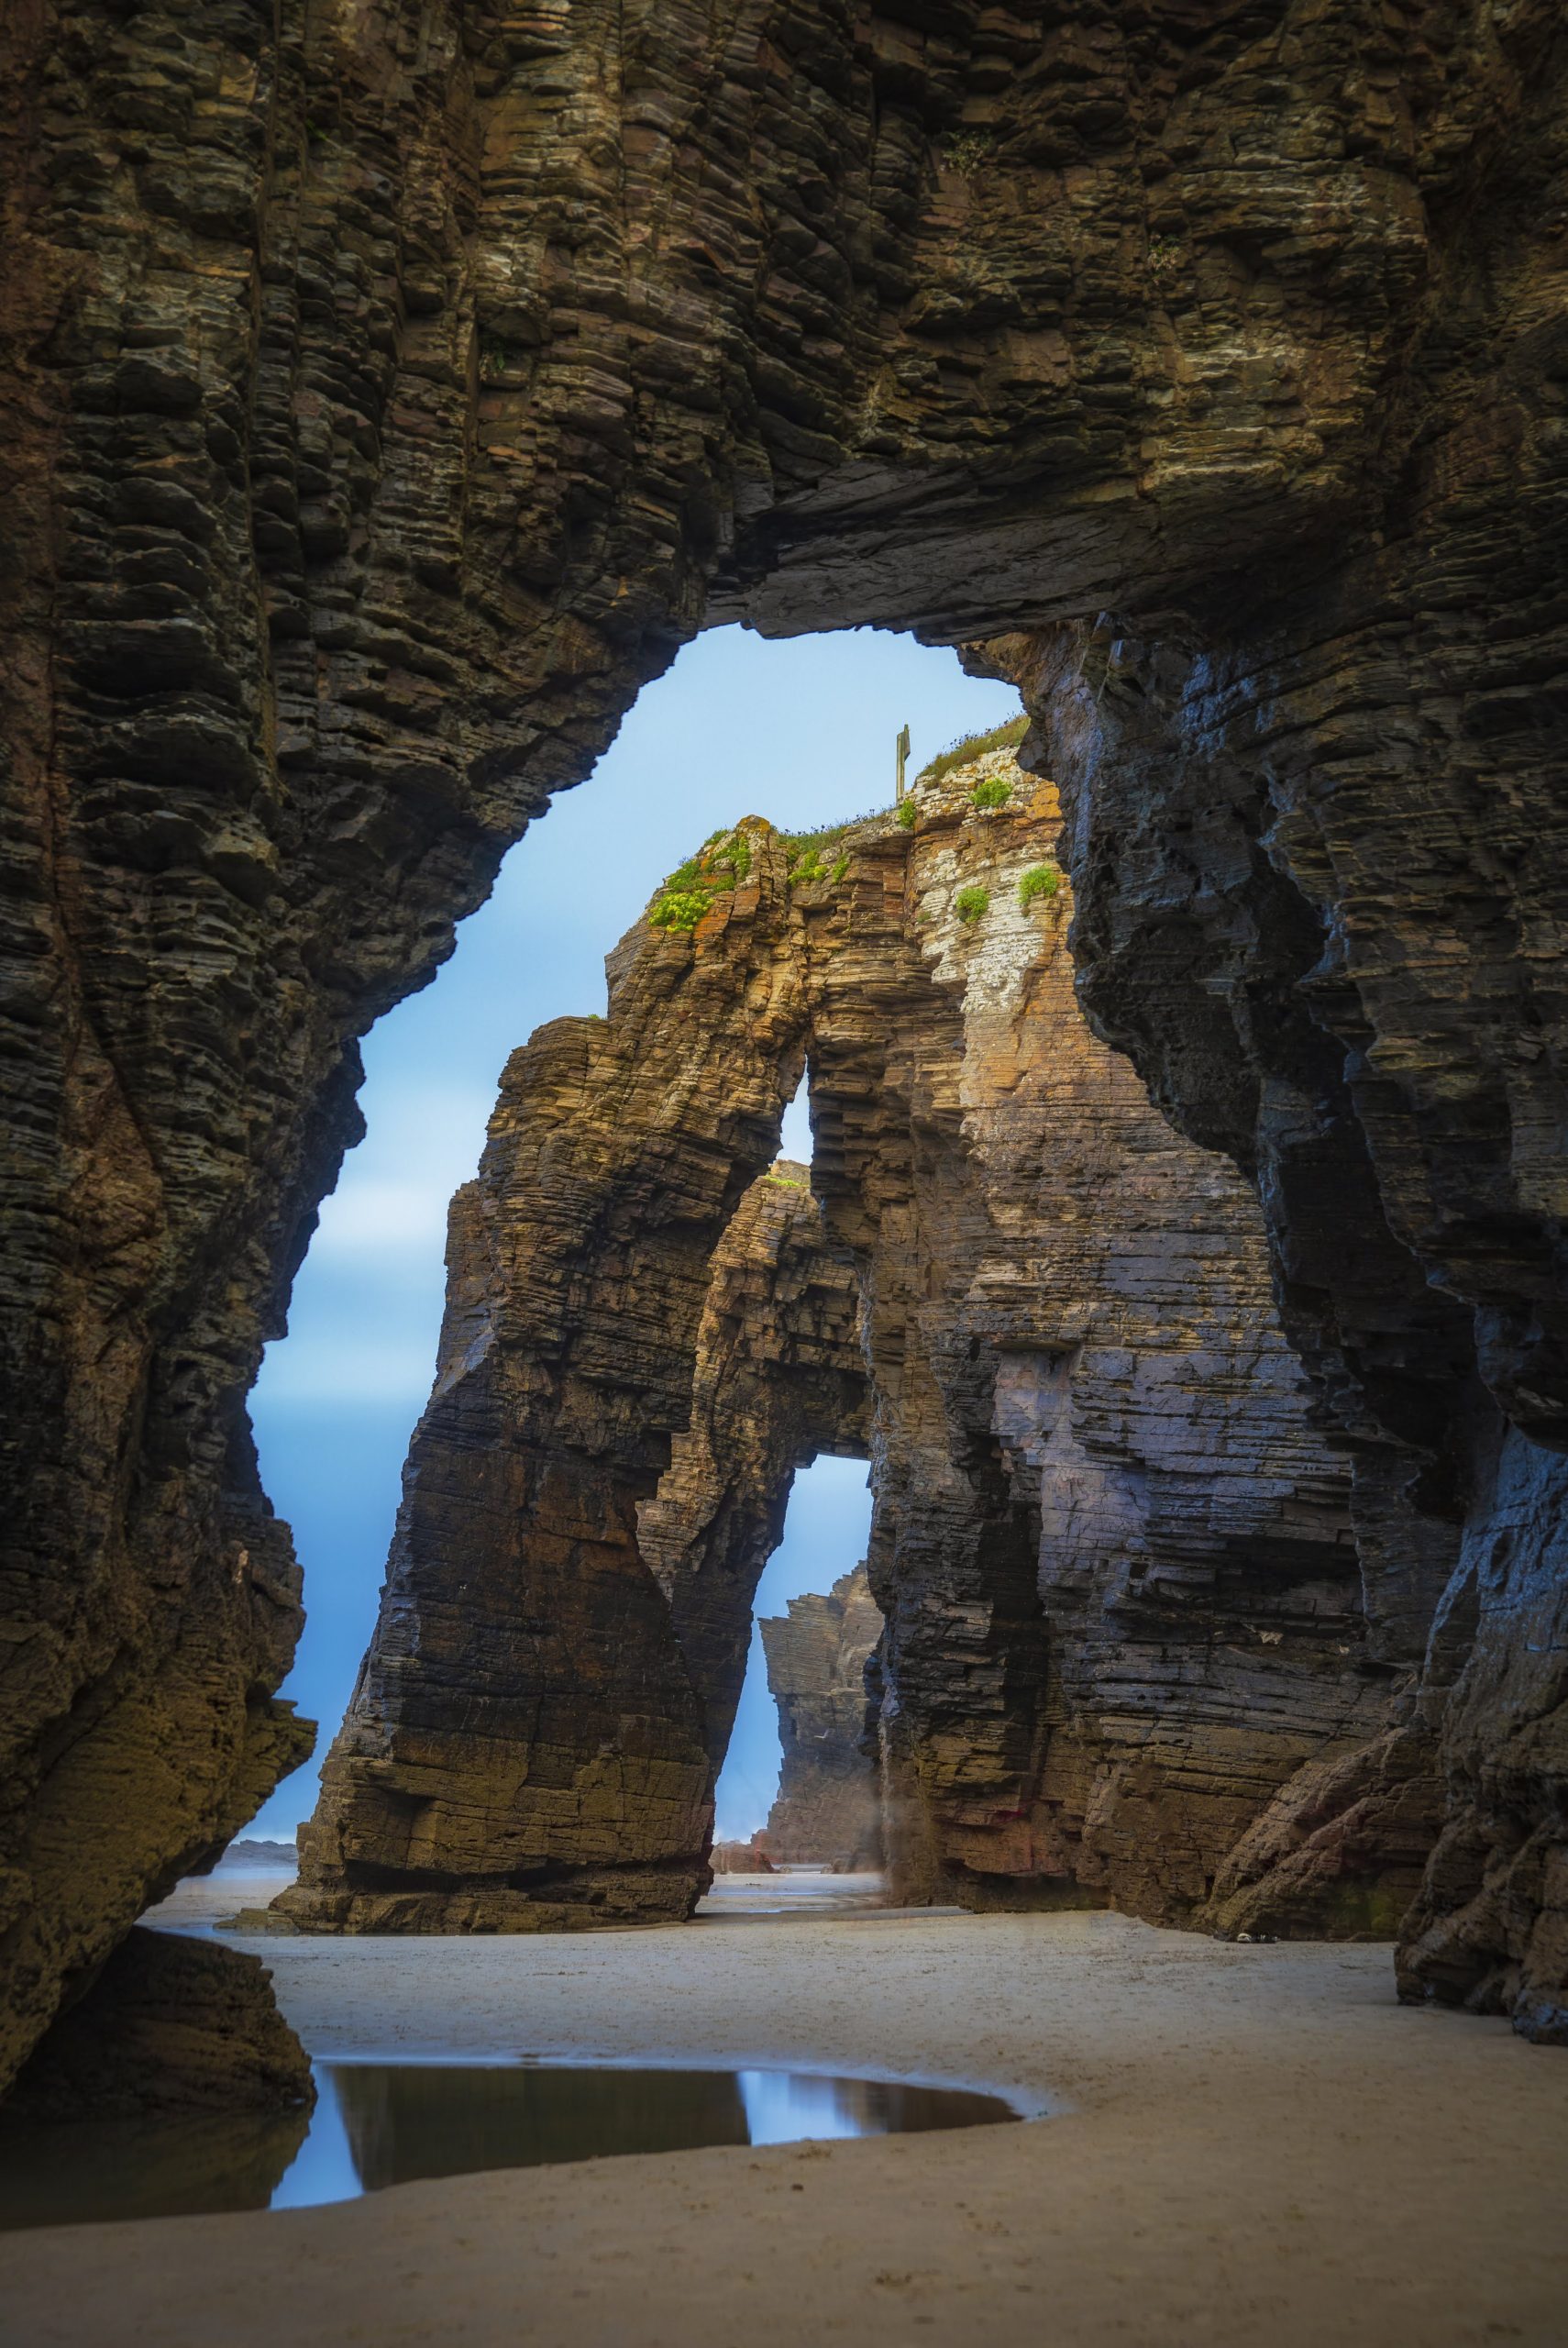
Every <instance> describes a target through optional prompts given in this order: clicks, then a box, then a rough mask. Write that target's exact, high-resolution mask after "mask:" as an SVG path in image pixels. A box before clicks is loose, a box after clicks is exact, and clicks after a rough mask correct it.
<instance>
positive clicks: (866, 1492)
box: [714, 1453, 880, 1861]
mask: <svg viewBox="0 0 1568 2348" xmlns="http://www.w3.org/2000/svg"><path fill="white" fill-rule="evenodd" d="M871 1507H872V1501H871V1491H870V1488H869V1484H868V1481H867V1474H866V1465H865V1461H864V1459H863V1458H860V1457H845V1456H838V1457H835V1456H833V1455H831V1454H828V1453H823V1454H821V1455H819V1456H818V1457H817V1458H815V1459H813V1460H812V1461H811V1462H810V1463H809V1464H808V1465H807V1466H805V1467H801V1469H800V1470H799V1471H798V1472H797V1474H796V1476H795V1478H794V1481H793V1485H792V1487H791V1490H790V1499H789V1504H788V1507H787V1510H786V1513H785V1519H784V1537H783V1539H782V1540H781V1541H780V1543H779V1545H778V1548H777V1549H775V1550H774V1552H773V1554H772V1556H770V1557H769V1558H768V1560H767V1564H766V1565H765V1567H763V1570H762V1576H761V1578H760V1579H759V1581H758V1582H757V1585H756V1594H755V1596H754V1598H753V1600H752V1605H751V1636H750V1640H749V1643H748V1645H747V1651H746V1667H745V1680H744V1681H743V1683H742V1687H741V1693H740V1700H739V1702H738V1703H737V1705H736V1707H735V1716H734V1727H733V1728H732V1729H731V1732H730V1740H729V1744H728V1747H727V1749H726V1751H725V1755H724V1761H723V1767H722V1769H721V1770H720V1772H719V1777H718V1781H717V1784H716V1787H715V1789H714V1804H715V1817H714V1841H715V1843H716V1844H747V1843H750V1842H751V1841H752V1839H753V1837H754V1836H755V1835H756V1834H757V1833H759V1832H766V1831H767V1830H768V1829H769V1822H770V1819H771V1818H772V1816H773V1813H774V1811H776V1809H777V1807H778V1800H779V1797H780V1790H781V1788H780V1773H781V1765H782V1763H783V1761H784V1757H785V1754H784V1745H783V1741H782V1736H781V1733H780V1731H781V1715H787V1714H789V1712H790V1708H791V1705H793V1707H794V1710H795V1712H796V1713H797V1714H798V1710H799V1701H800V1699H799V1696H798V1694H797V1693H796V1692H795V1690H794V1689H793V1688H792V1686H791V1683H790V1678H789V1675H788V1673H787V1671H786V1670H785V1668H784V1667H783V1658H782V1657H781V1656H780V1657H779V1658H778V1661H777V1662H776V1663H775V1664H774V1668H773V1669H772V1671H771V1672H770V1669H769V1664H770V1656H769V1655H768V1653H767V1649H766V1647H765V1632H764V1628H763V1625H764V1623H768V1624H769V1625H770V1626H771V1627H772V1629H773V1631H774V1633H775V1637H776V1639H777V1635H778V1631H779V1630H780V1628H782V1629H784V1630H785V1632H786V1633H787V1626H788V1624H789V1622H790V1606H791V1601H792V1600H793V1601H799V1600H807V1601H812V1602H814V1606H813V1611H821V1610H822V1609H823V1607H825V1606H826V1604H827V1602H828V1600H829V1596H830V1593H831V1591H832V1590H833V1589H834V1585H835V1584H837V1583H839V1582H840V1581H841V1580H843V1579H844V1578H845V1577H852V1576H854V1575H855V1574H856V1569H857V1567H859V1565H860V1562H861V1561H862V1560H863V1559H864V1557H865V1556H866V1551H867V1544H868V1542H869V1539H870V1534H871ZM868 1598H869V1593H867V1600H868ZM873 1611H874V1610H873ZM877 1621H878V1625H879V1623H880V1616H879V1615H878V1618H877ZM819 1644H824V1645H825V1643H824V1642H821V1641H819ZM865 1645H866V1643H865V1642H864V1641H862V1642H861V1643H860V1645H859V1646H856V1649H855V1653H854V1655H852V1656H849V1657H848V1658H847V1659H846V1666H845V1667H846V1669H848V1670H849V1671H850V1672H853V1671H854V1669H855V1668H856V1656H858V1657H859V1658H860V1661H862V1662H863V1660H864V1656H863V1655H862V1653H861V1648H862V1647H863V1646H865ZM867 1651H868V1650H867ZM834 1662H836V1657H835V1658H834ZM822 1663H823V1668H822V1670H821V1671H820V1672H819V1673H817V1674H816V1675H815V1678H816V1679H817V1681H818V1682H819V1684H820V1685H821V1687H822V1689H823V1695H824V1697H825V1696H826V1693H827V1690H828V1687H829V1684H830V1681H831V1682H833V1683H834V1685H837V1684H838V1683H839V1682H841V1681H842V1679H843V1677H844V1675H843V1673H842V1672H839V1671H836V1670H835V1669H834V1664H833V1663H830V1661H829V1658H828V1656H827V1655H826V1654H825V1652H824V1654H823V1657H822ZM798 1678H799V1675H797V1681H798ZM836 1709H837V1710H838V1711H845V1713H846V1708H845V1706H843V1705H842V1704H841V1705H839V1706H838V1707H836ZM860 1711H861V1714H862V1716H863V1715H864V1711H865V1705H864V1700H862V1702H861V1706H860ZM862 1725H863V1717H862V1720H861V1721H857V1722H856V1733H859V1730H860V1728H861V1726H862ZM833 1728H834V1732H835V1733H834V1734H833V1736H832V1746H833V1749H832V1752H831V1754H829V1753H827V1752H825V1751H824V1753H823V1761H824V1765H825V1766H826V1767H831V1769H832V1770H833V1771H834V1773H835V1774H842V1775H849V1774H851V1771H852V1765H851V1763H850V1757H849V1751H848V1745H849V1738H848V1736H847V1733H845V1732H846V1730H847V1716H846V1717H845V1721H844V1722H837V1721H835V1722H834V1723H833ZM828 1730H829V1723H828V1722H827V1721H826V1720H825V1719H824V1720H823V1721H819V1722H813V1723H812V1726H811V1727H810V1728H808V1729H807V1730H806V1731H805V1734H806V1735H807V1736H812V1735H814V1736H816V1737H817V1738H818V1739H819V1740H820V1741H821V1742H822V1743H823V1744H824V1745H825V1744H827V1742H828ZM796 1741H797V1742H798V1741H799V1739H798V1738H797V1740H796ZM864 1774H865V1778H866V1779H867V1786H868V1787H869V1785H870V1781H871V1765H870V1763H869V1762H868V1761H867V1762H866V1764H865V1772H864ZM768 1846H769V1852H770V1855H772V1851H773V1837H772V1835H771V1834H769V1842H768ZM841 1846H842V1838H839V1839H838V1840H835V1841H834V1843H833V1845H832V1848H831V1849H830V1848H829V1847H828V1846H827V1845H826V1844H824V1846H823V1848H822V1849H820V1850H808V1849H807V1848H806V1847H805V1845H804V1844H803V1843H801V1842H800V1840H799V1838H796V1839H795V1840H793V1841H791V1843H790V1847H789V1849H788V1851H787V1852H785V1853H783V1854H782V1855H784V1856H785V1857H787V1858H789V1859H790V1860H794V1859H796V1858H799V1859H801V1860H802V1861H803V1860H806V1859H823V1860H825V1859H829V1858H831V1857H834V1856H836V1855H838V1853H839V1850H840V1848H841ZM849 1855H851V1856H853V1855H855V1854H854V1852H853V1850H851V1851H850V1853H849Z"/></svg>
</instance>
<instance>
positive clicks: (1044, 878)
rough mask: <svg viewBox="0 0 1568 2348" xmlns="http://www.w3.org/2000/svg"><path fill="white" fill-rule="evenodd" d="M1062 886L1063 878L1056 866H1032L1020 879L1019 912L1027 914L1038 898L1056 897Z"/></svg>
mask: <svg viewBox="0 0 1568 2348" xmlns="http://www.w3.org/2000/svg"><path fill="white" fill-rule="evenodd" d="M1061 885H1062V876H1061V874H1060V873H1059V872H1058V871H1057V869H1056V868H1055V865H1054V864H1032V865H1031V866H1030V868H1029V869H1028V871H1027V872H1025V873H1022V874H1021V875H1020V878H1019V883H1018V909H1019V912H1020V913H1022V914H1026V913H1027V912H1028V911H1029V908H1030V906H1031V905H1032V903H1034V900H1035V898H1036V897H1054V896H1055V894H1056V892H1057V890H1058V889H1059V888H1060V887H1061Z"/></svg>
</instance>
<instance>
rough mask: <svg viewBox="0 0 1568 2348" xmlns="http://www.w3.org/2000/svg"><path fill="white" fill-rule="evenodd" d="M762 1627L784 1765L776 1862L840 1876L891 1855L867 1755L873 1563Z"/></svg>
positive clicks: (774, 1832)
mask: <svg viewBox="0 0 1568 2348" xmlns="http://www.w3.org/2000/svg"><path fill="white" fill-rule="evenodd" d="M758 1628H759V1629H760V1631H761V1633H762V1650H763V1653H764V1655H765V1656H767V1687H768V1692H769V1694H770V1695H771V1696H772V1698H773V1700H774V1702H775V1703H776V1704H777V1705H778V1742H779V1744H780V1746H781V1748H782V1751H783V1762H782V1766H781V1767H780V1769H779V1773H778V1799H777V1800H776V1801H775V1802H774V1804H773V1807H772V1809H771V1810H770V1811H768V1813H767V1850H768V1853H769V1855H770V1856H772V1857H773V1858H776V1859H785V1860H796V1861H801V1860H807V1861H814V1862H815V1863H816V1865H817V1866H829V1867H832V1868H834V1870H835V1871H836V1872H837V1873H839V1874H841V1875H845V1874H848V1873H850V1872H851V1871H852V1870H853V1869H856V1868H866V1867H875V1866H878V1865H879V1864H880V1861H881V1856H882V1814H881V1800H880V1795H879V1791H878V1783H877V1773H876V1771H875V1769H874V1767H873V1766H872V1763H871V1760H870V1758H869V1756H868V1755H867V1751H866V1667H867V1664H868V1663H869V1662H870V1660H871V1655H872V1650H873V1649H874V1648H875V1646H876V1645H877V1642H878V1639H879V1638H880V1637H881V1635H882V1617H881V1614H880V1612H879V1611H878V1605H877V1601H876V1600H875V1599H874V1598H873V1597H872V1595H871V1585H870V1582H869V1581H868V1580H867V1576H866V1568H865V1567H864V1566H856V1568H855V1570H854V1572H853V1573H848V1574H844V1575H842V1576H841V1577H840V1578H839V1579H838V1580H837V1581H835V1582H834V1586H833V1588H832V1589H830V1590H828V1591H827V1592H826V1593H825V1595H823V1596H822V1597H810V1598H791V1599H790V1601H789V1608H788V1611H787V1612H785V1613H784V1614H781V1615H773V1616H768V1615H765V1616H764V1617H763V1618H762V1620H761V1622H760V1623H759V1624H758Z"/></svg>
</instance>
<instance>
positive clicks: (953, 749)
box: [915, 710, 1029, 782]
mask: <svg viewBox="0 0 1568 2348" xmlns="http://www.w3.org/2000/svg"><path fill="white" fill-rule="evenodd" d="M1028 731H1029V717H1028V714H1027V712H1026V711H1024V710H1020V711H1019V713H1018V715H1017V716H1016V717H1010V718H1009V719H1008V721H1007V724H1006V725H993V726H992V727H991V729H990V731H989V733H988V734H960V736H959V737H958V739H957V740H956V742H949V744H948V745H947V748H945V750H940V751H938V753H937V755H936V757H935V758H934V759H932V760H931V761H930V762H929V764H928V765H926V766H923V767H922V769H921V770H920V772H919V774H917V775H916V777H915V781H916V782H940V781H942V778H943V776H944V774H951V773H952V771H953V770H954V768H955V767H966V766H968V765H970V764H971V763H972V761H973V760H974V759H983V758H984V757H985V755H986V752H987V751H988V750H1010V749H1012V748H1014V746H1015V745H1016V744H1017V743H1019V742H1021V741H1022V739H1023V737H1024V736H1025V734H1027V733H1028Z"/></svg>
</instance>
